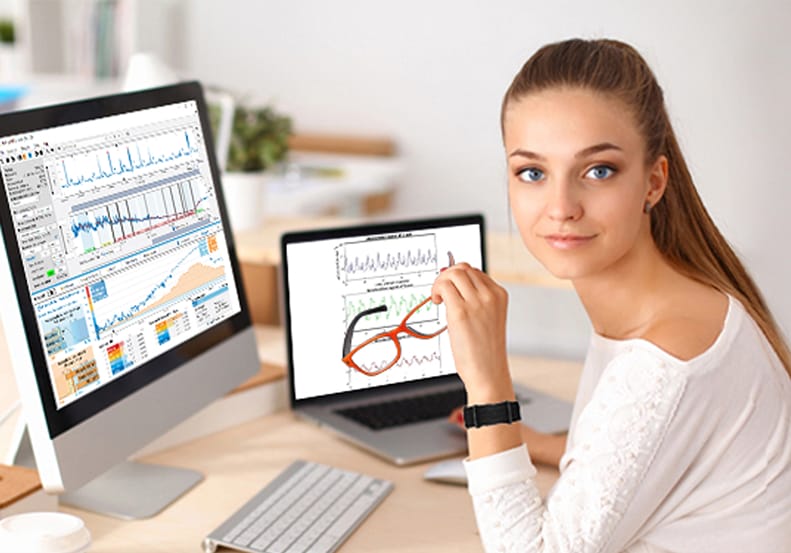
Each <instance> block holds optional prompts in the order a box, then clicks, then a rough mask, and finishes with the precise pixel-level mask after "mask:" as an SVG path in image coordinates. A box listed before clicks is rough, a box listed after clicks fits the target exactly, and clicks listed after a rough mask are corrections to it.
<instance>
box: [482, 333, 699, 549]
mask: <svg viewBox="0 0 791 553" xmlns="http://www.w3.org/2000/svg"><path fill="white" fill-rule="evenodd" d="M686 382H687V374H686V372H685V370H684V368H683V367H681V366H677V365H673V364H666V363H665V362H664V361H663V360H662V359H660V358H659V357H658V356H657V355H655V354H652V353H650V352H648V351H644V350H641V349H638V348H635V349H632V350H627V351H625V352H624V353H622V354H620V355H618V356H616V357H615V358H613V359H612V361H611V362H610V363H609V364H608V365H607V367H606V368H605V370H604V372H603V373H602V376H601V378H600V380H599V382H598V383H597V385H596V388H595V390H594V392H593V396H592V397H591V401H590V402H589V403H588V405H587V406H585V408H584V409H583V410H582V412H581V414H580V416H579V420H578V421H577V425H576V428H575V430H574V437H575V439H574V443H573V444H570V449H569V450H568V451H567V452H566V454H565V455H564V457H563V460H562V463H561V466H562V467H563V472H562V474H561V476H560V478H559V479H558V481H557V483H556V484H555V486H554V487H553V488H552V491H551V492H550V494H549V497H548V498H547V501H546V503H544V502H543V501H542V500H541V497H540V495H539V492H538V490H537V488H536V486H535V484H534V483H533V480H532V478H530V477H528V478H527V479H526V481H525V480H524V479H522V481H519V482H513V483H510V484H508V485H506V486H500V487H497V488H495V489H490V490H475V489H472V488H471V490H470V493H471V494H472V496H473V505H474V508H475V514H476V518H477V521H478V528H479V530H480V533H481V539H482V541H483V544H484V547H485V549H486V551H489V552H497V553H499V552H506V551H508V552H511V551H521V552H545V553H549V552H573V553H594V552H596V553H600V552H616V551H622V550H624V549H625V548H626V547H628V546H629V545H630V544H634V543H635V542H636V541H637V539H638V538H639V536H637V533H638V531H639V529H640V527H641V525H642V524H643V522H644V521H645V520H646V518H647V517H648V516H649V515H650V514H651V512H652V511H653V508H655V507H656V504H658V503H659V502H660V501H661V494H659V497H656V498H655V499H654V500H653V504H652V502H651V500H650V499H649V500H646V498H645V497H643V498H642V500H641V501H640V502H639V505H635V504H634V503H635V502H634V499H635V496H636V495H638V494H641V493H642V494H644V495H645V494H646V491H644V490H641V481H642V480H643V478H644V476H645V475H646V473H647V471H649V470H661V467H652V461H653V459H654V456H655V455H656V452H657V450H658V449H659V447H660V445H661V444H662V440H663V438H664V436H665V434H666V432H667V429H668V427H669V425H670V422H671V421H672V419H673V416H674V413H675V411H676V408H677V405H678V403H679V401H680V399H681V397H682V395H683V393H684V390H685V386H686ZM514 451H515V450H514ZM475 462H476V461H472V463H475ZM531 468H532V467H531ZM528 474H529V473H528ZM644 487H645V486H644ZM656 492H657V490H653V491H651V492H650V493H651V495H658V494H657V493H656ZM627 510H629V511H628V516H627Z"/></svg>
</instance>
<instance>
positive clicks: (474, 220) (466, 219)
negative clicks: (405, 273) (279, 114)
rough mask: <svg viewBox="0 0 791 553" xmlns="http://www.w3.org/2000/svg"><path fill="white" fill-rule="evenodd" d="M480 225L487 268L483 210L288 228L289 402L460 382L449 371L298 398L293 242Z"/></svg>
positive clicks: (284, 271) (284, 263) (284, 261)
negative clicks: (290, 272)
mask: <svg viewBox="0 0 791 553" xmlns="http://www.w3.org/2000/svg"><path fill="white" fill-rule="evenodd" d="M467 225H477V226H478V229H479V232H480V240H481V269H482V270H483V271H484V272H486V266H487V264H486V239H485V238H486V229H485V220H484V216H483V214H481V213H470V214H462V215H451V216H445V217H433V218H421V219H410V220H406V219H401V220H394V221H380V222H371V223H363V224H358V225H349V226H343V227H332V228H322V229H311V230H303V231H291V232H286V233H284V234H283V235H282V236H281V239H280V269H281V274H280V286H281V290H282V298H283V306H282V310H281V311H282V316H283V321H284V326H285V337H286V359H287V366H288V389H289V402H290V405H291V408H292V409H293V408H296V407H306V406H309V405H319V404H322V403H324V402H326V401H327V400H334V399H336V398H338V397H341V396H342V397H343V398H345V399H349V400H354V399H359V398H362V397H366V396H369V395H371V394H372V393H382V392H384V391H386V392H387V393H390V392H398V391H401V390H407V389H410V388H414V386H415V385H416V384H419V383H421V382H424V383H432V384H436V383H443V382H448V383H450V382H454V383H459V382H460V378H459V376H458V375H457V374H456V373H454V374H446V375H441V376H435V377H430V378H426V379H420V380H410V381H407V382H401V383H395V384H388V385H385V386H380V387H374V388H365V389H362V390H353V391H347V392H336V393H332V394H324V395H320V396H313V397H309V398H302V399H297V396H296V388H295V383H294V380H295V379H294V344H293V337H292V335H291V324H292V320H291V312H290V309H289V305H290V297H291V290H290V286H289V279H288V256H287V255H286V249H287V247H288V246H289V245H291V244H299V243H302V242H313V241H317V240H331V239H338V238H350V237H357V236H366V235H371V234H390V233H398V232H407V231H420V230H426V229H432V228H447V227H456V226H467Z"/></svg>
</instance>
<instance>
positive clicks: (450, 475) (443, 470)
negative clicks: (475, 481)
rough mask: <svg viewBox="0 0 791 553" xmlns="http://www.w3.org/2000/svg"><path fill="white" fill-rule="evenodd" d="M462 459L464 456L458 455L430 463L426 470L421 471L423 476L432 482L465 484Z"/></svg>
mask: <svg viewBox="0 0 791 553" xmlns="http://www.w3.org/2000/svg"><path fill="white" fill-rule="evenodd" d="M463 460H464V457H458V458H455V459H447V460H445V461H440V462H439V463H436V464H434V465H431V466H430V467H429V468H428V469H427V470H426V472H424V473H423V478H424V479H425V480H430V481H432V482H442V483H443V484H456V485H459V486H466V485H467V473H466V472H464V465H463V464H462V461H463Z"/></svg>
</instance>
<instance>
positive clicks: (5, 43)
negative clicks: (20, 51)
mask: <svg viewBox="0 0 791 553" xmlns="http://www.w3.org/2000/svg"><path fill="white" fill-rule="evenodd" d="M14 29H15V27H14V22H13V21H12V20H11V19H7V18H4V17H3V18H0V78H4V79H8V78H9V77H16V74H15V73H16V59H15V54H16V49H15V48H14V43H15V42H16V32H15V30H14Z"/></svg>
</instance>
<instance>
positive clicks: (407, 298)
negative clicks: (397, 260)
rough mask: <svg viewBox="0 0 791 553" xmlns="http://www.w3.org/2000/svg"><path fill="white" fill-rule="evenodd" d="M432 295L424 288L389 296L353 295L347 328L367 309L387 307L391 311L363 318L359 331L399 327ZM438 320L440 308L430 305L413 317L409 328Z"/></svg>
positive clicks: (348, 304) (348, 306)
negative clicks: (355, 317)
mask: <svg viewBox="0 0 791 553" xmlns="http://www.w3.org/2000/svg"><path fill="white" fill-rule="evenodd" d="M399 292H400V293H399ZM430 293H431V287H430V286H422V287H419V288H407V289H404V290H392V291H387V292H374V293H369V294H350V295H348V296H346V297H345V306H346V325H347V326H348V325H349V324H350V323H351V321H352V319H353V318H354V316H355V315H357V314H358V313H360V312H362V311H365V310H366V309H371V308H374V307H378V306H380V305H385V306H387V311H385V312H381V313H374V314H372V315H367V316H366V317H363V318H362V319H361V320H360V321H358V322H357V324H356V325H355V329H356V330H370V329H374V328H387V327H393V326H396V325H398V324H399V323H400V322H401V320H402V319H403V318H404V316H406V314H407V313H409V311H410V310H411V309H412V308H413V307H415V306H416V305H417V304H419V303H420V302H421V301H423V300H424V299H426V298H427V297H428V295H429V294H430ZM437 318H438V306H437V305H435V304H434V303H432V302H429V303H427V304H426V305H425V306H423V307H421V308H420V310H418V311H416V312H415V314H414V315H412V317H410V319H409V324H410V325H414V324H418V323H422V322H427V321H435V320H437Z"/></svg>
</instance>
